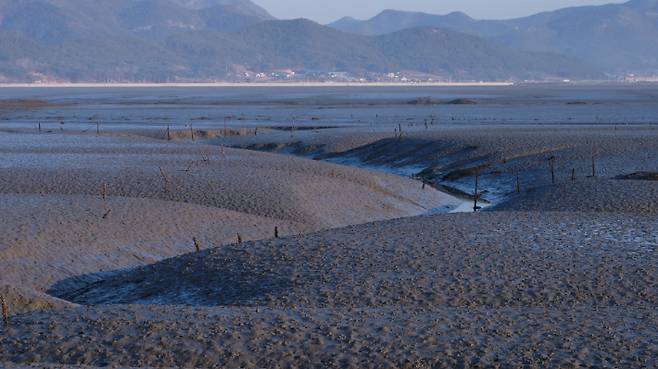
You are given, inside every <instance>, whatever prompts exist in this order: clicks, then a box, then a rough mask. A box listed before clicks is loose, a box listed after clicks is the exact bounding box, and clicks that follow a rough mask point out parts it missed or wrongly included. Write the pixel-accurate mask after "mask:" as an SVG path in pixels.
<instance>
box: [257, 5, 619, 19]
mask: <svg viewBox="0 0 658 369" xmlns="http://www.w3.org/2000/svg"><path fill="white" fill-rule="evenodd" d="M624 2H627V0H552V1H547V0H537V1H527V0H499V1H497V2H496V3H495V4H493V3H491V2H490V1H487V0H443V1H440V2H437V1H433V0H381V1H377V2H374V1H372V0H334V1H332V5H331V6H330V7H326V6H318V5H317V3H314V2H311V1H308V0H255V3H257V4H258V5H260V6H262V7H264V8H265V9H267V11H269V12H270V13H271V14H272V15H274V16H275V17H277V18H282V19H291V18H308V19H311V20H314V21H316V22H320V23H330V22H333V21H336V20H338V19H340V18H342V17H345V16H349V17H353V18H357V19H368V18H371V17H373V16H375V15H377V14H378V13H379V12H381V11H382V10H385V9H395V10H406V11H418V12H425V13H433V14H446V13H451V12H455V11H460V12H463V13H466V14H468V15H469V16H471V17H473V18H478V19H509V18H515V17H523V16H528V15H531V14H535V13H539V12H542V11H550V10H557V9H560V8H564V7H571V6H583V5H602V4H608V3H624Z"/></svg>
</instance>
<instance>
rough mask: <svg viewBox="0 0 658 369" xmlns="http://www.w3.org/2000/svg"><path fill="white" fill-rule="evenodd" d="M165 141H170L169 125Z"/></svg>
mask: <svg viewBox="0 0 658 369" xmlns="http://www.w3.org/2000/svg"><path fill="white" fill-rule="evenodd" d="M167 141H171V131H170V129H169V124H167Z"/></svg>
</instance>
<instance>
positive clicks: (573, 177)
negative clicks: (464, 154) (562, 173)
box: [571, 168, 576, 182]
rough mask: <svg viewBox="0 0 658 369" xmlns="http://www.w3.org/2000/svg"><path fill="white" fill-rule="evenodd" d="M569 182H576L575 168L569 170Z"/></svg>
mask: <svg viewBox="0 0 658 369" xmlns="http://www.w3.org/2000/svg"><path fill="white" fill-rule="evenodd" d="M571 182H576V168H572V169H571Z"/></svg>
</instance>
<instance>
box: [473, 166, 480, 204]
mask: <svg viewBox="0 0 658 369" xmlns="http://www.w3.org/2000/svg"><path fill="white" fill-rule="evenodd" d="M479 182H480V175H479V174H476V175H475V193H474V194H473V211H474V212H477V211H478V197H480V195H478V186H479Z"/></svg>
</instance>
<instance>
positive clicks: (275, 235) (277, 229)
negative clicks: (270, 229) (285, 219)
mask: <svg viewBox="0 0 658 369" xmlns="http://www.w3.org/2000/svg"><path fill="white" fill-rule="evenodd" d="M274 238H279V227H274Z"/></svg>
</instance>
